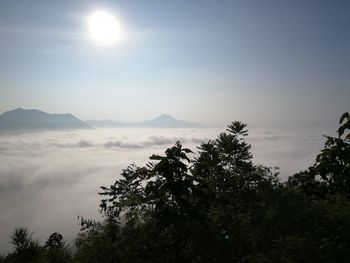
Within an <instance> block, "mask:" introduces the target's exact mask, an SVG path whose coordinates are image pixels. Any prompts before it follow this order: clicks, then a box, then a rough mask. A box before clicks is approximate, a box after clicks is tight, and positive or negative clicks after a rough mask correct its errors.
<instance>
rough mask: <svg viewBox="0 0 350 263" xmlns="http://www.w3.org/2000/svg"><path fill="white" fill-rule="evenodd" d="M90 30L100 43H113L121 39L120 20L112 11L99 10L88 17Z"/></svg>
mask: <svg viewBox="0 0 350 263" xmlns="http://www.w3.org/2000/svg"><path fill="white" fill-rule="evenodd" d="M88 27H89V32H90V35H91V36H92V38H93V39H94V40H95V41H96V43H97V44H99V45H113V44H115V43H117V42H118V41H120V40H121V28H120V24H119V22H118V20H117V19H116V18H115V17H114V16H113V15H112V14H110V13H107V12H104V11H98V12H95V13H93V14H92V15H90V16H89V18H88Z"/></svg>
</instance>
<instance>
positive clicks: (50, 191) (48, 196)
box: [0, 128, 323, 253]
mask: <svg viewBox="0 0 350 263" xmlns="http://www.w3.org/2000/svg"><path fill="white" fill-rule="evenodd" d="M220 131H222V130H220V129H97V130H91V131H90V130H89V131H74V132H42V133H28V134H17V135H0V200H1V202H0V211H2V212H1V215H0V229H2V231H1V235H0V253H2V252H6V251H8V250H9V249H10V246H9V235H10V233H11V231H13V229H14V228H15V227H18V226H27V227H29V228H30V229H31V230H35V236H37V237H38V238H39V239H41V240H45V239H46V238H47V237H48V235H49V234H50V233H52V232H55V231H58V232H61V233H63V234H64V235H65V236H66V237H68V238H74V236H75V235H76V233H77V231H78V230H79V227H78V221H77V216H78V215H82V216H84V217H91V218H99V214H98V205H99V200H100V198H99V196H98V194H97V193H98V191H99V187H100V186H102V185H110V184H112V183H114V181H115V180H116V179H117V178H118V176H119V174H120V172H121V170H122V169H123V168H125V167H127V165H129V164H130V163H136V164H138V165H143V164H145V163H146V162H147V161H148V157H149V156H150V155H152V154H162V153H163V152H164V150H165V149H166V148H167V147H168V146H171V145H172V144H174V143H175V142H176V141H181V142H182V143H183V144H184V145H185V146H186V147H188V148H190V149H192V150H194V151H195V150H196V146H198V144H199V143H200V142H202V141H206V140H208V139H213V138H215V137H216V136H217V135H218V134H219V132H220ZM321 134H322V133H321V132H319V131H317V132H315V131H305V130H303V131H301V130H299V131H298V130H293V131H292V130H287V131H280V130H279V131H273V130H266V129H262V128H255V129H253V130H251V134H250V136H249V139H248V141H249V142H250V143H251V144H252V151H253V154H254V158H255V161H256V162H258V163H261V164H265V165H267V166H271V167H273V166H280V167H281V174H282V177H284V178H286V176H287V175H290V174H292V173H294V172H297V171H299V170H300V169H305V168H307V167H308V166H309V165H311V164H312V163H313V161H314V158H315V155H316V154H317V153H318V152H319V150H320V149H321V147H322V144H323V139H322V136H321Z"/></svg>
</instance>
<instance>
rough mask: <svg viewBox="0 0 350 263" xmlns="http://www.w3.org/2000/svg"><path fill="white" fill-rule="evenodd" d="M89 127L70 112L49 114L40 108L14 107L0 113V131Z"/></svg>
mask: <svg viewBox="0 0 350 263" xmlns="http://www.w3.org/2000/svg"><path fill="white" fill-rule="evenodd" d="M64 129H91V127H90V126H89V125H88V124H86V123H85V122H83V121H82V120H79V119H78V118H77V117H75V116H73V115H72V114H70V113H66V114H49V113H46V112H43V111H40V110H36V109H32V110H26V109H21V108H18V109H15V110H12V111H7V112H4V113H3V114H1V115H0V131H28V130H29V131H31V130H33V131H34V130H64Z"/></svg>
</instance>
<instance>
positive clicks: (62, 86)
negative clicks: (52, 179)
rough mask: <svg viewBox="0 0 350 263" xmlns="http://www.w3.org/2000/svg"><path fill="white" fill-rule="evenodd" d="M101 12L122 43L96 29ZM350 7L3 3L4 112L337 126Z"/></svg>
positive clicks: (344, 92)
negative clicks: (92, 26) (98, 38)
mask: <svg viewBox="0 0 350 263" xmlns="http://www.w3.org/2000/svg"><path fill="white" fill-rule="evenodd" d="M99 10H104V11H106V12H109V13H111V14H113V15H114V16H115V17H116V19H117V20H118V21H119V22H120V25H121V29H122V40H121V41H120V42H118V43H116V44H115V45H112V46H108V47H106V46H100V45H96V43H95V42H94V41H93V40H92V38H91V36H90V35H89V33H88V29H87V21H88V18H89V16H90V15H91V14H92V13H94V12H96V11H99ZM349 13H350V2H349V1H345V0H344V1H341V0H335V1H334V0H329V1H324V0H319V1H311V0H303V1H302V0H295V1H278V0H275V1H270V0H265V1H258V0H249V1H243V0H242V1H231V0H230V1H224V0H222V1H214V0H212V1H209V0H202V1H194V0H193V1H189V0H177V1H164V0H133V1H126V0H124V1H82V0H77V1H50V2H48V1H36V0H33V1H16V0H11V1H9V0H3V1H1V2H0V58H1V59H0V94H1V96H0V112H4V111H7V110H12V109H14V108H18V107H22V108H36V109H40V110H43V111H46V112H50V113H66V112H69V113H72V114H74V115H76V116H77V117H79V118H81V119H112V120H116V121H141V120H145V119H149V118H153V117H156V116H157V115H160V114H162V113H168V114H171V115H172V116H174V117H176V118H178V119H186V120H189V121H198V122H203V123H228V122H230V121H232V120H243V121H245V122H248V123H265V124H271V123H277V124H278V123H280V124H282V123H288V124H292V125H299V124H300V125H304V124H306V123H319V124H326V123H336V121H337V120H338V118H339V116H340V114H341V113H343V112H345V111H347V110H349V109H348V105H349V104H348V101H349V98H350V88H349V87H350V85H349V84H350V78H349V76H350V63H349V61H350V52H349V47H350V16H349Z"/></svg>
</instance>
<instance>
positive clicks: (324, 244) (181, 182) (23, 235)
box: [0, 113, 350, 263]
mask: <svg viewBox="0 0 350 263" xmlns="http://www.w3.org/2000/svg"><path fill="white" fill-rule="evenodd" d="M349 126H350V116H349V114H348V113H344V114H343V115H342V117H341V119H340V127H339V129H338V137H331V136H327V137H326V139H327V140H326V142H325V147H324V149H323V150H322V151H321V153H320V154H319V155H318V156H317V158H316V162H315V164H314V165H313V166H311V167H310V168H309V169H308V170H307V171H304V172H300V173H297V174H295V175H293V176H291V177H290V178H289V179H288V181H287V182H284V183H282V182H280V181H279V179H278V172H276V171H273V170H272V169H271V168H268V167H265V166H261V165H257V164H254V163H253V160H252V157H253V156H252V154H251V152H250V150H251V146H250V145H249V144H248V143H247V142H246V141H245V138H246V137H247V136H248V130H247V129H246V124H243V123H241V122H233V123H231V124H230V125H229V126H228V128H227V130H226V131H225V132H223V133H221V134H219V136H218V137H217V138H216V139H214V140H210V141H207V142H204V143H202V144H201V145H200V146H199V147H198V152H197V154H194V153H193V152H192V151H191V150H190V149H187V148H184V147H183V146H182V145H181V143H180V142H176V143H175V145H174V146H173V147H171V148H169V149H167V150H166V151H165V154H164V155H153V156H151V157H150V162H149V163H148V164H147V165H146V166H144V167H138V166H137V165H135V164H132V165H130V166H128V167H127V168H126V169H125V170H123V172H122V174H121V178H120V179H118V180H117V181H116V182H115V183H114V184H112V185H110V186H109V187H105V186H103V187H101V192H100V195H101V196H102V200H101V204H100V209H101V210H100V211H101V213H102V215H103V216H104V221H103V222H96V221H93V220H89V219H84V218H79V219H80V225H81V232H80V233H79V236H78V238H77V240H76V247H77V250H76V253H75V255H74V257H73V258H72V256H71V252H70V250H69V248H68V246H67V245H66V243H65V242H64V240H63V237H62V235H60V234H59V233H53V234H52V235H51V236H50V237H49V238H48V240H47V241H46V243H45V245H44V246H43V247H42V246H40V245H39V243H38V241H36V240H34V239H33V238H32V234H31V233H30V232H29V231H28V230H27V229H17V230H16V231H15V233H14V234H13V236H12V243H13V244H14V246H15V251H14V252H13V253H12V254H9V255H7V256H6V257H3V258H1V257H0V262H76V263H80V262H81V263H83V262H84V263H89V262H91V263H92V262H104V263H115V262H122V263H129V262H130V263H131V262H136V263H138V262H140V263H141V262H162V263H163V262H185V263H186V262H193V263H201V262H246V263H250V262H251V263H253V262H254V263H263V262H272V263H274V262H276V263H277V262H278V263H279V262H285V263H287V262H288V263H296V262H311V263H313V262H315V263H316V262H317V263H318V262H337V263H338V262H339V263H340V262H348V259H349V258H350V247H349V244H350V200H349V198H350V170H349V169H350V168H349V167H350V158H349V157H350V155H349V152H350V149H349V147H350V142H349V134H347V131H348V130H350V127H349Z"/></svg>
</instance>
